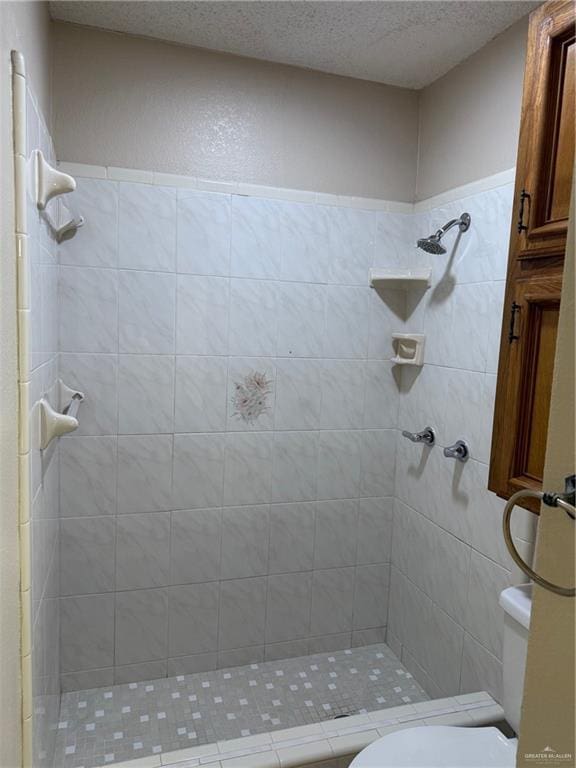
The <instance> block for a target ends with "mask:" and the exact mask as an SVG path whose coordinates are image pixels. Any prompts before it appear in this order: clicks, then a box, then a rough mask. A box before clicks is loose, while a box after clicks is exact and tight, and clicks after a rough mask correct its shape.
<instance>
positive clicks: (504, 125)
mask: <svg viewBox="0 0 576 768" xmlns="http://www.w3.org/2000/svg"><path fill="white" fill-rule="evenodd" d="M527 31H528V19H527V17H526V18H524V19H521V20H520V21H519V22H517V23H516V24H514V25H513V26H512V27H510V28H509V29H508V30H506V31H505V32H504V33H503V34H501V35H500V36H499V37H497V38H495V39H494V40H493V41H492V42H490V43H489V44H488V45H486V46H485V47H484V48H482V49H481V50H480V51H478V52H477V53H475V54H474V55H473V56H471V57H470V58H469V59H467V61H465V62H463V63H462V64H460V65H459V66H457V67H455V68H454V69H452V70H451V71H450V72H448V74H446V75H444V77H442V78H440V79H439V80H437V81H436V82H435V83H432V85H429V86H428V87H427V88H425V89H424V90H423V91H421V92H420V120H419V122H420V131H419V135H420V150H419V161H418V181H417V185H416V199H417V200H424V199H426V198H427V197H431V196H432V195H436V194H438V193H439V192H444V191H445V190H447V189H452V188H454V187H458V186H460V185H461V184H467V183H468V182H470V181H475V180H476V179H481V178H483V177H485V176H490V175H491V174H493V173H498V172H499V171H504V170H506V169H508V168H512V167H513V166H514V165H516V151H517V146H518V131H519V127H520V109H521V102H522V82H523V78H524V61H525V54H526V36H527Z"/></svg>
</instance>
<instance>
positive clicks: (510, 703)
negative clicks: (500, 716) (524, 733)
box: [500, 584, 532, 733]
mask: <svg viewBox="0 0 576 768" xmlns="http://www.w3.org/2000/svg"><path fill="white" fill-rule="evenodd" d="M500 605H501V606H502V608H504V648H503V653H502V706H503V708H504V714H505V716H506V720H507V721H508V723H509V724H510V725H511V726H512V728H514V730H515V731H516V733H518V732H519V730H520V710H521V707H522V693H523V691H524V669H525V667H526V652H527V649H528V630H529V628H530V612H531V609H532V584H523V585H521V586H519V587H509V588H508V589H505V590H504V591H503V592H502V593H501V594H500Z"/></svg>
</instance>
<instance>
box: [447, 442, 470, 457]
mask: <svg viewBox="0 0 576 768" xmlns="http://www.w3.org/2000/svg"><path fill="white" fill-rule="evenodd" d="M444 456H446V458H448V459H456V460H457V461H468V459H469V457H470V449H469V448H468V445H467V443H465V442H464V440H456V442H455V443H454V445H450V446H448V448H444Z"/></svg>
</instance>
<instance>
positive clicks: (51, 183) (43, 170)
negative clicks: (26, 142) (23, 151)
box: [34, 149, 76, 211]
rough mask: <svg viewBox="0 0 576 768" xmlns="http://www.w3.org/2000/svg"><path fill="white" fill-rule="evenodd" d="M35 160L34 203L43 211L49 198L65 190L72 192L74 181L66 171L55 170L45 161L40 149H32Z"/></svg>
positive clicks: (62, 193)
mask: <svg viewBox="0 0 576 768" xmlns="http://www.w3.org/2000/svg"><path fill="white" fill-rule="evenodd" d="M34 155H35V161H36V205H37V206H38V210H40V211H43V210H44V209H45V208H46V206H47V205H48V203H49V202H50V200H52V198H53V197H57V196H58V195H64V194H66V193H67V192H74V190H75V189H76V181H75V180H74V179H73V178H72V176H69V175H68V174H67V173H63V172H62V171H58V170H56V168H53V167H52V166H51V165H50V163H48V162H47V161H46V159H45V158H44V155H43V154H42V151H41V150H39V149H36V150H34Z"/></svg>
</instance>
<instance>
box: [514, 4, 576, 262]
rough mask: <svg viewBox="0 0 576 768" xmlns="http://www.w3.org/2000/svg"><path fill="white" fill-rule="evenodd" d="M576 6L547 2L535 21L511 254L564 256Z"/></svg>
mask: <svg viewBox="0 0 576 768" xmlns="http://www.w3.org/2000/svg"><path fill="white" fill-rule="evenodd" d="M575 67H576V43H575V24H574V5H573V3H572V2H566V0H554V1H553V2H549V3H544V4H543V5H542V6H541V7H540V8H538V9H537V10H536V11H534V13H533V14H532V16H531V17H530V28H529V33H528V49H527V55H526V70H525V76H524V96H523V104H522V125H521V130H520V142H519V148H518V164H517V183H516V206H517V207H516V211H515V217H516V220H515V222H514V225H515V227H514V230H513V233H512V250H513V251H514V253H515V254H516V257H517V258H519V259H523V258H534V257H546V256H548V255H554V254H559V253H563V251H564V249H565V247H566V232H567V227H568V208H569V205H570V192H571V187H572V172H573V166H574V80H575V78H574V72H575Z"/></svg>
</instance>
